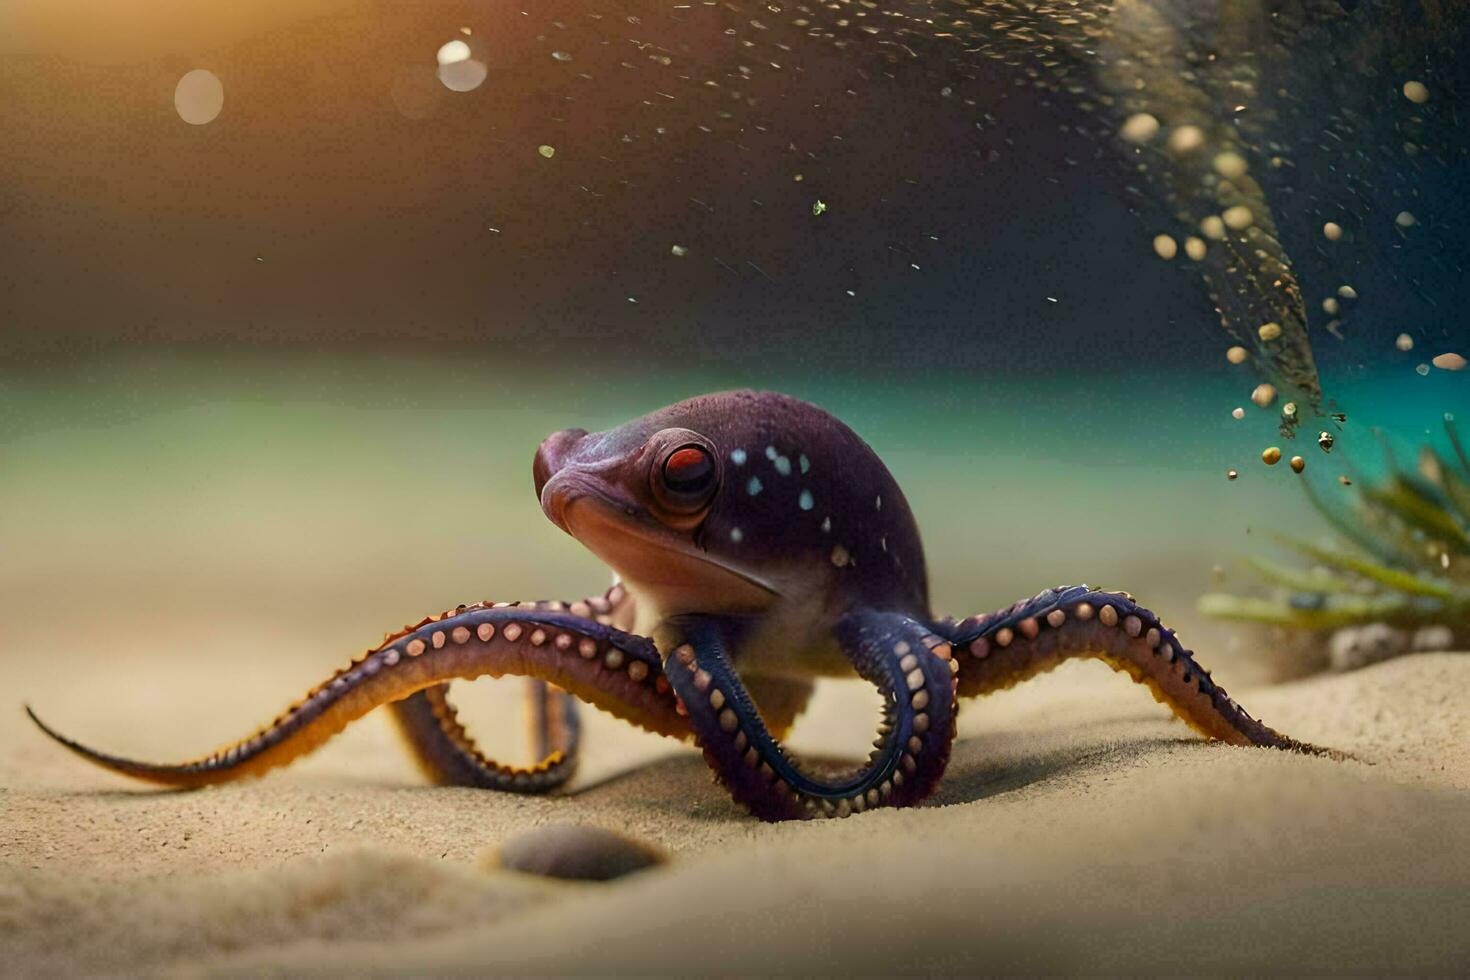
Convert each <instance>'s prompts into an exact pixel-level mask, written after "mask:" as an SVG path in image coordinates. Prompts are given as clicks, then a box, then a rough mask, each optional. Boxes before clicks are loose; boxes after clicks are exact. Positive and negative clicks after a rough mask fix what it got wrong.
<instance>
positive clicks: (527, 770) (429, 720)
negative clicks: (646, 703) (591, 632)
mask: <svg viewBox="0 0 1470 980" xmlns="http://www.w3.org/2000/svg"><path fill="white" fill-rule="evenodd" d="M517 608H522V609H534V610H537V611H541V612H563V611H565V612H569V613H571V614H572V615H574V616H579V617H582V618H584V619H595V620H596V621H597V622H599V623H602V624H603V625H620V624H621V623H623V622H626V621H630V615H628V614H630V613H631V598H630V597H629V595H628V592H627V590H626V589H624V588H623V586H622V585H620V584H619V585H614V586H613V587H612V588H610V589H608V591H607V592H606V593H605V594H603V595H601V596H593V597H591V598H588V599H582V600H579V601H577V602H572V603H562V602H536V603H518V604H517ZM428 622H432V620H425V621H424V622H422V623H418V624H416V625H413V626H408V627H405V628H404V630H403V631H402V632H400V633H397V634H390V635H388V636H385V637H384V638H383V640H384V642H385V643H388V642H392V641H393V640H396V639H398V638H399V637H401V636H404V635H406V634H407V633H409V632H412V631H413V630H415V629H418V628H419V627H420V626H423V625H425V624H426V623H428ZM526 688H527V700H528V702H529V706H530V709H531V711H530V717H531V743H532V745H533V746H534V751H535V752H536V758H537V760H538V761H537V762H536V763H535V764H534V765H532V766H529V767H527V766H513V765H506V764H503V763H499V762H496V761H495V760H493V759H490V758H488V757H487V756H486V755H485V754H484V753H483V752H481V751H480V749H479V746H477V745H476V744H475V741H474V739H473V738H471V737H470V734H469V732H467V731H465V728H464V726H463V725H462V724H461V723H460V721H459V713H458V712H457V711H456V710H455V707H454V704H453V703H452V702H451V701H450V700H449V685H448V684H447V683H445V684H436V685H434V686H432V687H426V688H424V689H423V690H422V691H417V692H415V693H413V694H410V695H409V696H408V697H406V698H403V699H402V700H400V701H395V702H393V703H392V704H391V705H389V706H388V707H389V711H390V712H391V713H392V715H393V720H394V721H395V722H396V723H397V724H398V729H399V731H400V732H401V733H402V734H403V736H404V738H405V739H406V740H407V742H408V745H409V749H410V750H411V751H412V752H413V755H414V759H415V761H416V762H417V763H418V765H419V768H420V769H421V770H422V771H423V773H424V775H425V776H426V777H428V779H429V780H431V781H432V782H435V783H439V784H441V785H450V786H478V787H481V788H484V789H497V790H503V791H508V792H533V793H540V792H545V791H547V790H551V789H555V788H556V787H558V786H561V785H562V784H564V783H565V782H566V781H567V780H569V779H570V778H571V777H572V776H573V775H574V774H575V773H576V769H577V758H578V749H579V748H580V735H581V719H580V718H579V716H578V712H577V699H576V698H574V697H572V696H571V695H570V694H567V693H566V692H564V691H561V690H558V689H555V688H553V687H551V686H550V685H548V684H547V683H546V682H545V681H541V680H528V681H527V682H526ZM519 777H530V778H519Z"/></svg>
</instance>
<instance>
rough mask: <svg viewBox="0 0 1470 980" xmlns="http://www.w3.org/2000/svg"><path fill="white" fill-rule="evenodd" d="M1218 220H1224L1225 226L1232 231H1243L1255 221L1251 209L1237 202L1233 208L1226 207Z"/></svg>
mask: <svg viewBox="0 0 1470 980" xmlns="http://www.w3.org/2000/svg"><path fill="white" fill-rule="evenodd" d="M1220 220H1221V221H1223V222H1225V227H1227V228H1229V229H1231V230H1232V231H1244V230H1245V229H1247V228H1249V227H1250V226H1251V222H1253V221H1255V220H1256V219H1255V216H1254V215H1252V214H1251V209H1250V208H1248V207H1246V206H1245V205H1244V204H1237V205H1235V207H1233V208H1226V209H1225V210H1224V211H1222V212H1221V213H1220Z"/></svg>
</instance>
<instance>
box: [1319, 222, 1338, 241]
mask: <svg viewBox="0 0 1470 980" xmlns="http://www.w3.org/2000/svg"><path fill="white" fill-rule="evenodd" d="M1322 237H1324V238H1326V239H1327V240H1328V241H1329V242H1335V241H1337V240H1338V239H1339V238H1341V237H1342V225H1340V224H1338V223H1337V222H1336V221H1329V222H1327V223H1326V224H1325V225H1323V226H1322Z"/></svg>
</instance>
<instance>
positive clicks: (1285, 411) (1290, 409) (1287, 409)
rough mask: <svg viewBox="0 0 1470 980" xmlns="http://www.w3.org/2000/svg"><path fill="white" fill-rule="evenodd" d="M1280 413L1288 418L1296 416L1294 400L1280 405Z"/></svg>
mask: <svg viewBox="0 0 1470 980" xmlns="http://www.w3.org/2000/svg"><path fill="white" fill-rule="evenodd" d="M1281 414H1282V415H1283V416H1285V417H1286V418H1289V419H1294V418H1296V402H1287V403H1286V404H1285V405H1282V406H1281Z"/></svg>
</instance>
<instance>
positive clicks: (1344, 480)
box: [1337, 473, 1353, 487]
mask: <svg viewBox="0 0 1470 980" xmlns="http://www.w3.org/2000/svg"><path fill="white" fill-rule="evenodd" d="M1337 482H1338V483H1341V484H1342V485H1343V486H1345V487H1350V486H1352V485H1353V481H1352V480H1350V479H1348V475H1347V474H1346V473H1343V474H1341V475H1339V476H1338V478H1337Z"/></svg>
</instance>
